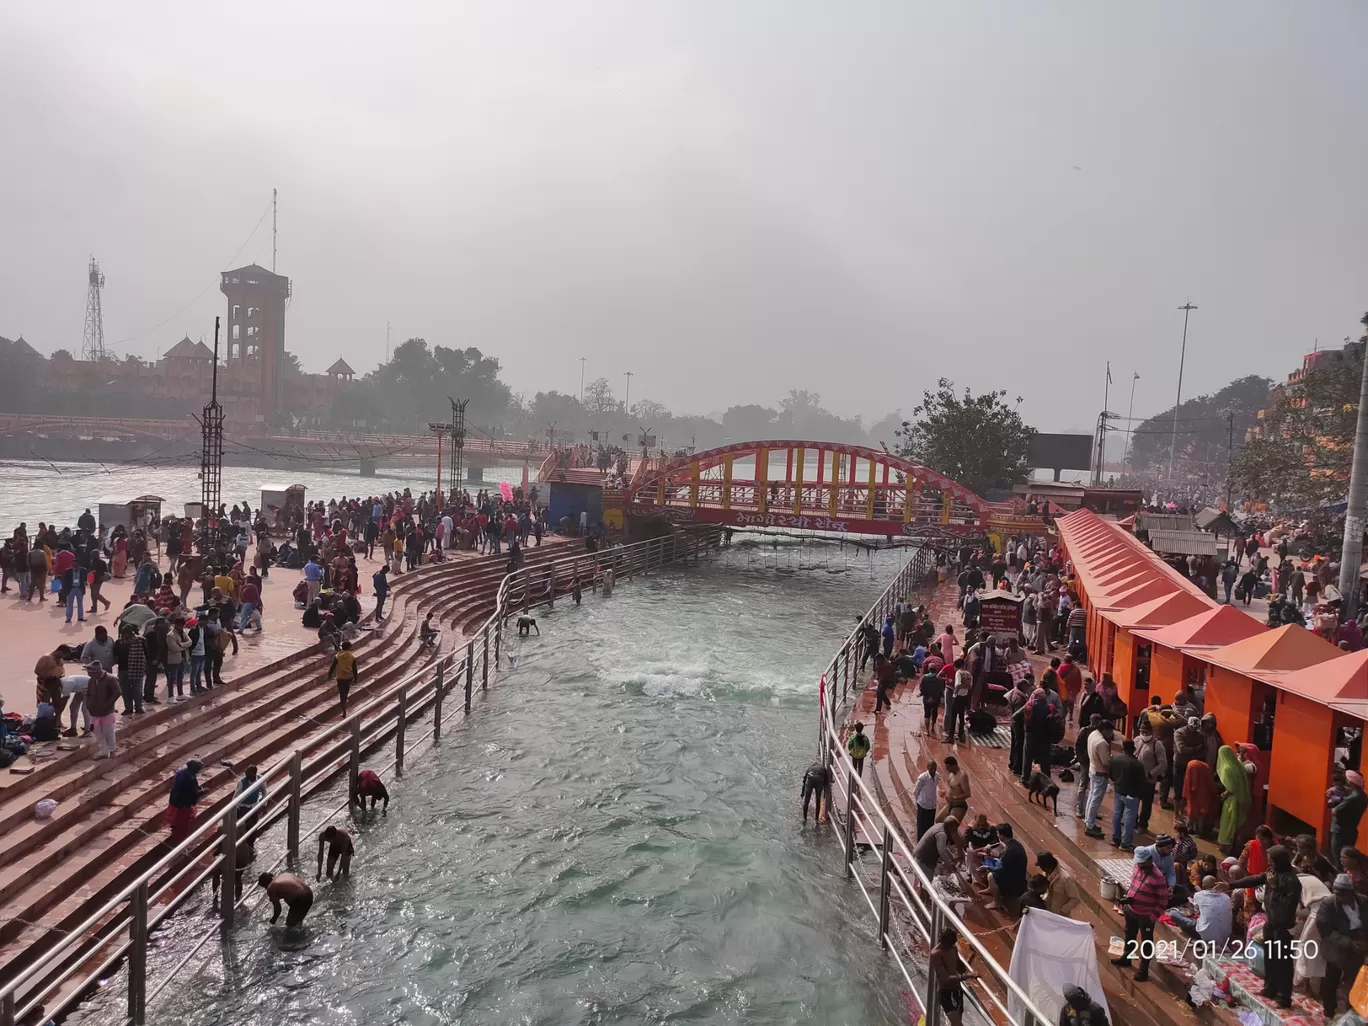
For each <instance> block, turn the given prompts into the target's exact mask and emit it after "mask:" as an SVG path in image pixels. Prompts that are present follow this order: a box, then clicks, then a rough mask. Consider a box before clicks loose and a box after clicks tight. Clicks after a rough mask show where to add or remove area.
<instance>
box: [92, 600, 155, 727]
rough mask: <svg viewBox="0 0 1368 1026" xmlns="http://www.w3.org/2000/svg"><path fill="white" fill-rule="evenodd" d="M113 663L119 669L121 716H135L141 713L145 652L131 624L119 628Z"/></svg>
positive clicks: (145, 673) (145, 667) (145, 669)
mask: <svg viewBox="0 0 1368 1026" xmlns="http://www.w3.org/2000/svg"><path fill="white" fill-rule="evenodd" d="M114 661H115V663H116V664H117V665H118V667H119V691H120V692H121V693H122V694H123V714H124V715H125V716H136V715H138V714H139V713H141V712H142V711H143V695H142V686H143V678H144V677H145V676H146V675H147V650H146V648H145V647H144V646H143V639H142V638H140V637H138V632H137V630H135V629H134V627H133V625H132V624H131V623H126V624H123V625H122V626H120V628H119V640H118V641H116V642H114ZM91 715H92V716H93V715H94V713H92V714H91Z"/></svg>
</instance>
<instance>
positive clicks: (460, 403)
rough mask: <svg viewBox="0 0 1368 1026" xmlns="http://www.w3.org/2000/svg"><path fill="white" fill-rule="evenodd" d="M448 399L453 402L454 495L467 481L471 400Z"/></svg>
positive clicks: (451, 480) (451, 490)
mask: <svg viewBox="0 0 1368 1026" xmlns="http://www.w3.org/2000/svg"><path fill="white" fill-rule="evenodd" d="M447 399H448V400H450V402H451V477H450V479H449V480H450V482H451V483H450V485H449V486H448V490H449V491H450V492H453V493H454V492H455V491H456V489H457V488H459V487H461V482H463V481H464V480H465V478H464V477H463V476H462V472H463V470H464V466H463V463H464V460H465V435H466V426H465V411H466V406H467V405H468V404H469V403H470V400H469V399H452V398H451V396H447Z"/></svg>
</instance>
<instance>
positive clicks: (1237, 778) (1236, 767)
mask: <svg viewBox="0 0 1368 1026" xmlns="http://www.w3.org/2000/svg"><path fill="white" fill-rule="evenodd" d="M1216 777H1217V779H1218V780H1220V782H1221V832H1220V833H1219V834H1218V835H1217V837H1216V840H1217V841H1218V842H1219V843H1220V845H1221V849H1222V850H1223V851H1224V852H1225V853H1226V854H1227V855H1234V854H1236V852H1237V849H1238V844H1237V842H1238V840H1239V835H1240V827H1242V826H1243V825H1244V821H1245V817H1246V816H1247V815H1249V801H1250V797H1249V776H1248V774H1247V773H1246V772H1245V768H1244V764H1243V763H1242V762H1240V759H1239V756H1237V755H1236V754H1235V749H1233V748H1231V747H1230V746H1229V745H1222V746H1221V750H1220V751H1219V752H1217V753H1216Z"/></svg>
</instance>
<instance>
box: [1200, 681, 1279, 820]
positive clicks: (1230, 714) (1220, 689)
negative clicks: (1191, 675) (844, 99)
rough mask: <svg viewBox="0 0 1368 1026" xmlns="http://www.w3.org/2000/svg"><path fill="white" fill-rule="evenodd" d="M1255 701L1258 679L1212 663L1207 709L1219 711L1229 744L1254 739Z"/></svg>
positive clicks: (1220, 726) (1218, 725) (1218, 722)
mask: <svg viewBox="0 0 1368 1026" xmlns="http://www.w3.org/2000/svg"><path fill="white" fill-rule="evenodd" d="M1253 703H1254V682H1253V681H1252V680H1250V679H1249V678H1248V677H1246V676H1244V675H1243V674H1240V673H1235V672H1234V671H1233V670H1224V669H1221V668H1220V667H1218V666H1212V667H1210V668H1209V669H1208V670H1207V688H1206V708H1205V711H1206V712H1209V713H1215V714H1216V729H1217V730H1219V731H1220V732H1221V738H1222V740H1224V741H1225V743H1226V744H1228V745H1232V746H1233V745H1234V744H1235V743H1236V742H1238V741H1249V740H1250V739H1251V737H1252V734H1253V731H1252V728H1253V725H1254V709H1253ZM1279 715H1281V714H1279ZM1278 726H1279V728H1281V727H1282V724H1281V723H1279V724H1278ZM1279 736H1281V731H1280V733H1279ZM1275 747H1276V746H1275ZM1288 811H1291V810H1288Z"/></svg>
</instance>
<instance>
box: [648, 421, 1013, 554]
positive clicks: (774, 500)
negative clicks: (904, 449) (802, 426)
mask: <svg viewBox="0 0 1368 1026" xmlns="http://www.w3.org/2000/svg"><path fill="white" fill-rule="evenodd" d="M624 499H625V505H626V511H627V512H629V513H633V514H637V515H656V516H661V517H664V518H665V519H667V520H671V521H673V522H675V523H711V524H729V525H735V526H744V527H751V526H758V527H779V528H792V529H798V530H815V531H835V532H842V533H850V534H870V535H884V536H902V537H908V538H925V539H936V538H944V539H951V538H956V539H958V538H975V537H982V536H983V535H985V534H986V533H987V531H988V527H989V518H990V516H991V515H992V513H993V511H994V507H993V506H992V505H991V504H990V503H989V502H988V501H987V500H985V499H983V498H982V497H980V496H979V495H976V494H975V493H974V492H972V491H970V490H969V489H968V488H965V487H964V486H963V485H961V484H959V483H958V482H956V481H952V480H951V479H950V478H948V477H946V476H945V475H944V474H940V473H937V472H936V471H934V470H931V469H929V468H927V467H923V466H921V465H920V464H917V463H913V462H912V461H910V460H906V459H903V458H902V457H900V456H895V455H893V454H892V453H890V452H887V451H884V450H880V449H871V448H870V447H869V446H865V445H850V444H846V443H841V442H817V441H797V440H793V439H779V440H769V441H757V442H738V443H736V444H733V445H724V446H721V447H719V448H716V449H707V450H704V451H702V452H696V453H692V454H680V455H678V456H675V457H664V458H660V459H651V460H644V461H642V463H641V464H640V465H639V466H638V467H637V470H636V473H635V474H634V475H633V477H632V481H631V482H630V484H629V485H628V486H627V488H626V490H625V494H624Z"/></svg>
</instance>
